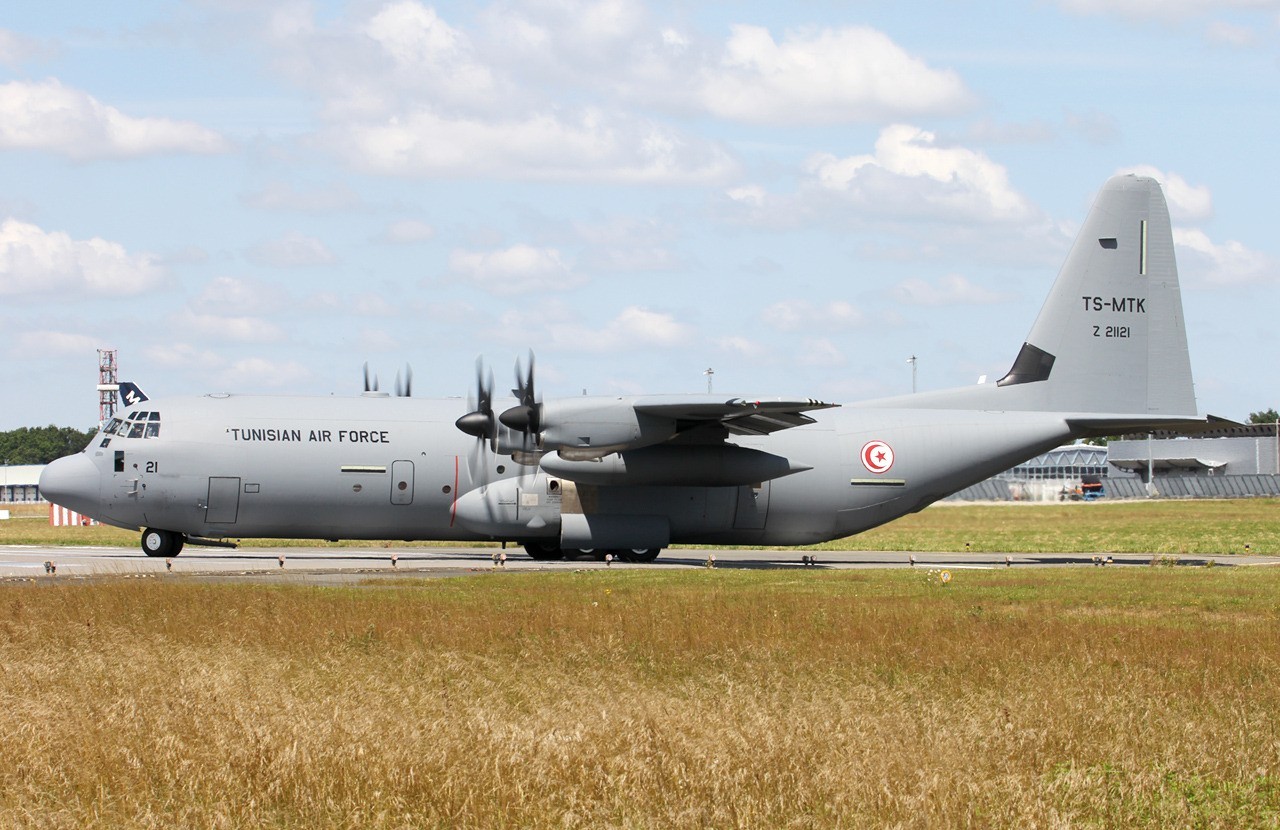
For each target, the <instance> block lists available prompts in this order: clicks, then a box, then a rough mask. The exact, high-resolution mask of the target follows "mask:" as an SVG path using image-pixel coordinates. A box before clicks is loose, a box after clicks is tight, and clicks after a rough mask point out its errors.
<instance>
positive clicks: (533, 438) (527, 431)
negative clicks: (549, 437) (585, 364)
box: [498, 349, 542, 453]
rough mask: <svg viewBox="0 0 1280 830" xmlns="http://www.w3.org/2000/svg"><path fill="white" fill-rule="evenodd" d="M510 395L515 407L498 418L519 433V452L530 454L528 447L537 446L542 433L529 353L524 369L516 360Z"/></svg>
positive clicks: (539, 406)
mask: <svg viewBox="0 0 1280 830" xmlns="http://www.w3.org/2000/svg"><path fill="white" fill-rule="evenodd" d="M511 394H513V395H515V396H516V400H517V401H519V403H517V404H516V405H515V406H513V407H511V408H510V409H508V410H506V411H504V412H503V413H502V414H501V415H499V416H498V420H499V421H501V422H502V424H503V425H504V426H506V427H507V428H508V429H513V430H515V431H517V432H519V433H521V436H522V437H521V450H522V452H525V453H528V452H530V445H532V446H533V447H535V448H536V447H537V446H538V443H539V441H538V436H539V435H540V434H541V433H542V401H541V400H539V399H538V393H537V391H536V389H535V387H534V356H533V350H532V349H531V350H530V351H529V365H528V368H527V369H526V368H525V367H524V365H523V364H522V362H521V361H520V360H519V358H517V359H516V388H514V389H512V390H511Z"/></svg>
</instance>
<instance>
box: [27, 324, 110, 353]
mask: <svg viewBox="0 0 1280 830" xmlns="http://www.w3.org/2000/svg"><path fill="white" fill-rule="evenodd" d="M17 342H18V345H19V346H21V347H22V348H23V349H24V350H26V351H28V352H30V353H32V354H35V353H39V354H42V355H62V356H66V357H84V356H86V355H91V354H93V353H94V352H95V351H96V350H98V349H100V348H103V345H102V340H101V338H97V337H90V336H89V335H87V334H78V333H73V332H69V331H50V330H43V331H27V332H23V333H22V334H20V335H18V339H17Z"/></svg>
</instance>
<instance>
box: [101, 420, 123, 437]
mask: <svg viewBox="0 0 1280 830" xmlns="http://www.w3.org/2000/svg"><path fill="white" fill-rule="evenodd" d="M119 428H120V419H119V418H112V419H111V420H110V421H107V425H106V426H105V427H103V428H102V431H103V432H104V433H106V434H107V435H115V434H116V430H117V429H119Z"/></svg>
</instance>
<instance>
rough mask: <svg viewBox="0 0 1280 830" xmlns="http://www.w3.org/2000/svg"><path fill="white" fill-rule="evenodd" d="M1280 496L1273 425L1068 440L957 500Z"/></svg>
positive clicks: (1279, 455) (1279, 448)
mask: <svg viewBox="0 0 1280 830" xmlns="http://www.w3.org/2000/svg"><path fill="white" fill-rule="evenodd" d="M1249 496H1280V435H1278V434H1277V425H1276V424H1256V425H1246V426H1238V427H1227V428H1224V429H1221V430H1217V431H1215V432H1210V433H1207V434H1205V435H1202V436H1197V437H1194V438H1190V437H1180V436H1171V435H1162V434H1160V433H1156V434H1154V435H1150V436H1145V435H1144V436H1126V437H1125V438H1124V439H1120V440H1113V441H1111V442H1110V443H1109V444H1108V445H1107V446H1106V447H1099V446H1091V445H1088V444H1070V445H1067V446H1063V447H1058V448H1057V449H1053V450H1050V451H1049V452H1047V453H1045V454H1043V455H1040V456H1037V457H1036V458H1033V459H1031V460H1030V461H1028V462H1026V463H1025V464H1019V465H1018V466H1017V467H1014V468H1013V469H1011V470H1007V471H1005V472H1003V473H1001V474H999V475H998V476H995V477H993V478H990V479H987V480H986V481H983V482H979V483H978V484H975V485H974V486H973V487H969V488H966V489H965V490H962V491H960V492H959V493H957V494H956V495H954V496H951V497H950V498H951V499H954V500H958V501H1067V500H1079V499H1084V500H1089V499H1093V498H1110V499H1116V498H1121V499H1125V498H1128V499H1136V498H1151V497H1165V498H1244V497H1249Z"/></svg>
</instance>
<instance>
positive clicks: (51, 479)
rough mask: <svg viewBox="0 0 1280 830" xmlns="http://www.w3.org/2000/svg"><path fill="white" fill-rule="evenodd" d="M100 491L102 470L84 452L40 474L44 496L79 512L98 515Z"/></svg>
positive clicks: (46, 468) (45, 469) (60, 459)
mask: <svg viewBox="0 0 1280 830" xmlns="http://www.w3.org/2000/svg"><path fill="white" fill-rule="evenodd" d="M99 491H100V484H99V476H98V468H97V467H95V466H94V465H93V461H92V460H90V458H89V456H87V455H85V454H84V453H76V454H75V455H68V456H66V457H65V458H59V459H57V460H55V461H53V462H52V463H50V464H49V465H48V466H47V467H45V468H44V471H43V472H41V473H40V495H42V496H44V497H45V499H47V500H48V501H51V502H53V503H54V504H60V505H62V506H63V507H66V508H68V509H70V510H74V511H76V512H77V513H84V514H86V515H90V516H91V515H94V514H95V513H97V512H98V502H99Z"/></svg>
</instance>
